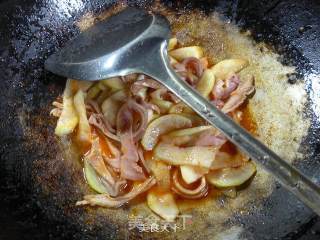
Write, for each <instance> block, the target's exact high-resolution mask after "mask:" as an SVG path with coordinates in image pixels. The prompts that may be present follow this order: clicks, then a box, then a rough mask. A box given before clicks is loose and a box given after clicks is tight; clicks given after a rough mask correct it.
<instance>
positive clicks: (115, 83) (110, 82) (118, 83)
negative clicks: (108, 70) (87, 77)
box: [102, 77, 125, 90]
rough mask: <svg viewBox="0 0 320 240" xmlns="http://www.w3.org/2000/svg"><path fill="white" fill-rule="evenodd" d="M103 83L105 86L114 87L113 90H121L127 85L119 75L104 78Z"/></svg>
mask: <svg viewBox="0 0 320 240" xmlns="http://www.w3.org/2000/svg"><path fill="white" fill-rule="evenodd" d="M102 83H103V84H104V85H105V86H107V87H109V88H112V90H121V89H123V88H124V87H125V84H124V82H123V81H122V80H121V78H119V77H113V78H108V79H105V80H102Z"/></svg>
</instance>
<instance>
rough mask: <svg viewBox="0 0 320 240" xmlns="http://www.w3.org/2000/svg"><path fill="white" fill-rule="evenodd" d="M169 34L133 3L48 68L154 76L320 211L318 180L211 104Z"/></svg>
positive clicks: (77, 75) (97, 75) (89, 75)
mask: <svg viewBox="0 0 320 240" xmlns="http://www.w3.org/2000/svg"><path fill="white" fill-rule="evenodd" d="M169 36H170V26H169V22H168V21H167V20H166V19H165V18H164V17H162V16H159V15H152V14H148V13H146V12H145V11H143V10H138V9H135V8H127V9H125V10H124V11H122V12H120V13H119V14H117V15H115V16H113V17H111V18H109V19H107V20H105V21H102V22H99V23H97V24H96V25H94V26H93V27H91V28H90V29H88V30H87V31H85V32H83V33H81V34H80V35H79V36H78V37H76V38H75V39H73V40H72V41H71V42H69V43H68V44H67V45H66V46H65V47H64V48H63V49H62V50H61V51H60V52H58V53H56V54H54V55H52V56H50V57H49V58H48V60H47V61H46V63H45V67H46V69H48V70H50V71H52V72H53V73H56V74H58V75H62V76H65V77H68V78H74V79H79V80H92V81H96V80H101V79H106V78H110V77H114V76H123V75H127V74H130V73H143V74H147V75H149V76H151V77H153V78H154V79H156V80H158V81H159V82H161V83H162V84H163V85H165V86H166V87H167V88H168V89H170V91H172V92H173V93H175V94H176V95H177V96H178V97H179V98H181V100H183V101H184V102H185V103H186V104H187V105H189V106H190V107H191V108H192V109H193V110H194V111H196V112H197V113H198V114H199V115H200V116H201V117H203V118H204V119H205V120H207V121H208V122H209V123H210V124H212V125H214V126H215V127H216V128H218V129H219V130H220V131H222V132H223V133H224V134H225V135H226V136H227V137H228V139H229V140H230V141H231V142H233V143H234V144H235V145H237V146H238V147H239V148H240V149H241V150H242V151H244V152H246V153H247V154H248V155H249V156H250V157H251V158H252V159H254V160H255V161H256V162H258V163H260V164H261V165H262V166H263V167H265V169H267V170H268V171H269V172H270V173H271V174H272V175H273V176H275V177H276V178H277V179H278V180H279V182H281V183H282V184H283V186H284V187H286V188H287V189H288V190H289V191H291V192H292V193H293V194H295V196H297V197H298V198H299V199H300V200H301V201H302V202H304V203H305V204H306V205H307V206H309V207H310V208H311V209H313V210H314V211H315V212H316V213H317V214H318V215H320V188H319V187H318V186H317V185H316V184H314V183H313V182H312V181H311V180H310V179H308V178H307V177H306V176H304V175H303V174H302V173H301V172H299V171H298V170H297V169H296V168H294V167H293V166H291V165H290V164H288V163H287V162H286V161H284V160H283V159H281V158H280V157H279V156H277V155H276V154H275V153H274V152H273V151H271V150H270V149H268V148H267V147H266V146H265V145H263V144H262V143H261V142H259V141H258V140H256V139H255V138H254V137H253V136H251V135H250V134H249V133H248V132H247V131H246V130H244V129H243V128H242V127H240V126H239V125H237V124H236V123H235V122H233V120H232V119H231V118H229V117H228V116H227V115H225V114H224V113H222V112H221V111H220V110H218V109H217V108H216V107H215V106H213V105H212V104H210V103H209V102H208V101H207V100H206V99H204V98H203V97H202V96H200V95H199V94H198V93H197V92H196V91H195V90H194V89H192V88H191V87H190V86H189V85H188V84H186V83H185V82H184V81H182V80H181V79H180V78H179V76H177V74H176V73H175V72H174V71H173V70H172V69H171V67H170V64H169V61H168V56H167V50H166V49H167V40H168V38H169Z"/></svg>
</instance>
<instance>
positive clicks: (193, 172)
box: [180, 165, 209, 184]
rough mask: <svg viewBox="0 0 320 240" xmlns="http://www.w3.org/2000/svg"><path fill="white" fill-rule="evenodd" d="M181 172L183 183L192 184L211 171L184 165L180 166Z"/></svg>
mask: <svg viewBox="0 0 320 240" xmlns="http://www.w3.org/2000/svg"><path fill="white" fill-rule="evenodd" d="M180 171H181V176H182V179H183V181H185V182H186V183H188V184H191V183H193V182H195V181H197V180H198V179H200V178H201V177H203V176H204V175H205V174H206V173H208V172H209V169H208V168H202V167H197V166H190V165H183V166H180Z"/></svg>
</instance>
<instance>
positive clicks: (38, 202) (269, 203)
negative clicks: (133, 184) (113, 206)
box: [0, 0, 320, 239]
mask: <svg viewBox="0 0 320 240" xmlns="http://www.w3.org/2000/svg"><path fill="white" fill-rule="evenodd" d="M126 4H128V5H130V6H137V7H143V8H147V9H151V10H153V11H158V12H161V13H164V14H166V13H168V12H170V19H171V21H174V19H175V18H179V17H180V16H182V15H189V16H192V17H193V18H191V19H193V20H197V19H205V18H206V17H207V16H208V17H209V16H211V14H212V13H213V12H218V13H219V14H221V16H222V18H224V20H225V21H226V22H228V21H233V22H235V23H237V24H238V25H239V26H240V28H241V29H242V30H243V31H244V32H245V31H246V30H250V31H251V32H252V36H250V37H252V38H254V39H255V41H257V42H261V41H263V42H266V43H267V44H268V45H267V46H268V49H271V50H272V51H273V50H274V51H276V52H277V53H279V56H278V60H279V61H281V62H282V63H283V64H284V65H289V66H295V67H296V69H297V70H296V72H295V73H294V74H290V75H289V76H288V80H287V81H288V83H287V84H288V85H292V86H295V85H304V88H305V89H306V90H307V97H306V99H307V101H306V103H305V104H304V106H303V112H301V113H299V114H301V115H303V118H304V119H305V122H306V123H307V122H308V123H310V124H308V125H307V135H304V136H303V138H302V142H301V143H300V142H299V146H300V147H299V149H298V152H299V153H300V154H299V155H297V157H296V159H295V160H294V161H293V164H294V165H295V166H297V167H298V168H299V169H300V170H301V171H302V172H303V173H305V174H307V175H308V176H309V177H310V178H312V179H313V180H314V181H315V182H317V183H319V181H320V175H319V170H320V148H319V146H320V145H319V144H320V139H319V137H318V136H319V133H320V129H319V126H320V125H319V114H320V111H319V104H320V94H319V89H320V87H319V86H320V80H319V77H317V74H318V73H319V70H320V57H319V56H320V54H319V53H320V50H319V49H320V48H319V45H320V40H319V36H320V32H319V29H318V28H319V22H320V15H319V12H320V4H319V3H317V1H306V0H301V1H297V2H296V1H290V0H284V1H246V0H239V1H167V0H165V1H157V2H153V1H127V2H123V1H120V2H117V1H99V0H91V1H86V0H72V1H58V0H33V1H32V0H30V1H28V0H27V1H19V0H16V1H1V5H0V12H1V15H0V33H1V34H0V72H1V75H0V104H1V107H0V111H1V115H0V116H1V128H0V132H1V135H0V136H1V167H0V171H1V174H0V178H1V198H0V201H1V204H0V208H1V214H0V220H1V221H0V222H1V231H0V238H1V239H123V238H129V239H140V238H146V239H154V238H164V239H171V238H177V239H191V238H193V239H203V238H205V237H206V238H208V237H210V238H212V239H223V238H224V237H229V239H298V238H299V236H301V235H302V234H303V233H304V232H305V231H306V229H307V228H308V227H310V225H312V224H313V223H314V222H315V221H316V220H315V215H314V214H313V213H312V212H311V211H310V210H309V209H307V208H306V207H305V206H303V205H302V204H301V203H300V202H298V200H296V199H295V198H294V197H293V196H292V195H291V194H290V193H288V192H287V191H286V190H284V189H283V188H282V187H281V186H280V185H279V184H278V183H276V182H274V180H273V179H272V178H271V177H270V176H268V181H267V182H265V183H264V186H265V187H266V188H265V189H266V190H264V188H259V189H254V190H252V192H251V195H247V198H245V199H246V201H245V204H244V205H242V206H241V207H240V208H236V209H234V208H233V205H232V204H231V202H232V201H231V202H229V201H228V200H226V199H217V200H215V201H216V202H218V203H219V204H220V205H219V206H220V208H221V209H223V211H227V212H228V214H227V215H223V216H222V215H221V214H219V211H216V212H214V213H212V215H210V216H211V217H208V215H206V214H203V213H198V212H196V211H193V210H191V213H192V214H194V216H195V218H194V219H193V220H194V222H193V223H192V224H191V225H190V226H189V228H188V229H186V230H185V231H180V232H177V233H170V234H164V233H140V232H138V231H135V230H132V231H128V225H127V224H128V215H129V214H131V213H132V209H131V207H130V206H126V207H124V208H123V209H122V210H105V209H99V208H78V207H75V202H76V201H77V200H79V199H81V197H82V196H83V194H84V192H86V191H87V190H88V189H87V188H86V186H85V184H84V180H83V176H82V172H81V167H80V166H79V164H80V163H79V162H77V161H70V159H73V160H74V159H75V158H76V157H77V156H75V155H74V153H73V151H72V149H71V150H70V149H66V146H68V145H66V144H61V143H60V142H59V141H58V140H57V139H56V138H55V137H54V134H53V129H54V126H55V119H53V118H52V117H50V116H49V112H50V109H51V106H50V104H51V102H52V101H53V100H54V99H55V98H56V97H57V96H58V95H59V94H61V92H62V91H63V87H64V83H65V79H63V78H59V77H57V76H54V75H53V74H51V73H48V72H45V71H44V69H43V66H44V60H45V59H46V58H47V57H48V56H49V55H50V54H51V53H52V52H54V51H56V50H57V49H59V48H60V47H62V46H64V44H65V43H66V42H67V40H69V39H71V38H72V37H74V36H76V35H77V34H78V33H79V26H80V27H82V28H84V27H85V26H86V25H89V24H92V22H94V21H99V18H100V19H101V18H104V17H106V16H107V15H108V14H109V13H110V11H107V13H105V11H106V10H107V9H111V12H113V11H115V10H116V9H117V8H119V6H121V5H126ZM115 6H116V7H115ZM90 16H91V17H90ZM93 16H98V17H93ZM189 20H190V19H189ZM79 23H81V24H79ZM182 23H183V22H180V25H183V24H182ZM184 23H186V22H184ZM199 23H201V24H203V25H201V24H200V25H199V26H198V27H199V28H202V26H203V27H207V28H208V27H210V26H211V25H210V24H209V25H208V24H207V25H204V23H205V22H202V21H200V22H199ZM212 27H214V26H212ZM179 29H180V30H181V29H183V28H182V27H181V26H180V27H179V23H177V24H176V26H175V27H174V29H173V30H174V32H179ZM181 34H182V35H183V34H184V36H188V33H183V31H182V33H181ZM209 36H210V34H208V37H209ZM192 37H193V38H194V41H195V42H197V41H198V42H199V43H201V42H202V40H203V39H196V37H195V36H192ZM207 41H208V39H207ZM261 51H265V50H263V49H261ZM231 56H232V55H231ZM287 114H288V116H291V114H293V113H292V112H290V109H288V113H287ZM304 127H306V126H303V124H302V125H300V126H299V125H297V126H295V128H297V129H298V128H304ZM292 141H293V142H294V141H295V139H292ZM293 142H286V143H284V144H288V145H290V144H293ZM69 147H70V146H69ZM79 169H80V170H79ZM250 187H251V186H250ZM250 187H249V188H250ZM266 192H268V194H266ZM209 207H210V205H209ZM212 209H213V208H212ZM212 209H211V211H213V210H212ZM221 211H222V210H221ZM206 212H207V213H208V212H210V208H207V210H206ZM120 215H121V216H120ZM123 216H124V217H123ZM218 218H220V219H222V220H221V221H220V222H219V224H217V225H216V222H215V221H213V219H218ZM119 219H121V221H120V220H119ZM318 237H319V236H318ZM316 238H317V236H315V238H314V239H316Z"/></svg>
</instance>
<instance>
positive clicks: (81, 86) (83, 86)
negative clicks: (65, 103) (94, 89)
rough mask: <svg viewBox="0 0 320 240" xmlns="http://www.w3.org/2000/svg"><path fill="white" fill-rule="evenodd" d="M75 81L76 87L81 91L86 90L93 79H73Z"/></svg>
mask: <svg viewBox="0 0 320 240" xmlns="http://www.w3.org/2000/svg"><path fill="white" fill-rule="evenodd" d="M74 81H77V84H78V88H79V89H81V90H82V91H83V92H86V91H87V90H88V89H89V88H90V87H91V86H92V85H93V81H85V80H74Z"/></svg>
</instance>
